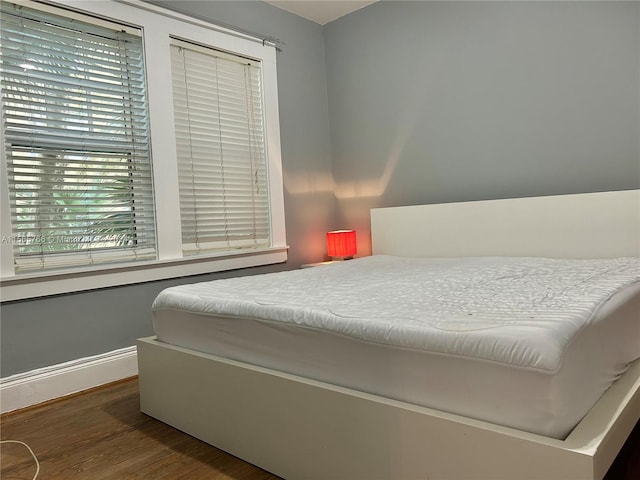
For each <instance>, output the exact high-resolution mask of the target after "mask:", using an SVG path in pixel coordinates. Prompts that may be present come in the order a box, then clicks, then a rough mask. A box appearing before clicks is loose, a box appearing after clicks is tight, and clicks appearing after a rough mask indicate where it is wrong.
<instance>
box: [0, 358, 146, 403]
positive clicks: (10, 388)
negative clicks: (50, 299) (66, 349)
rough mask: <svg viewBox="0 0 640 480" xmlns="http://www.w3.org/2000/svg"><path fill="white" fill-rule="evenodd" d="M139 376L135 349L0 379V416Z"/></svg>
mask: <svg viewBox="0 0 640 480" xmlns="http://www.w3.org/2000/svg"><path fill="white" fill-rule="evenodd" d="M137 374H138V359H137V355H136V347H135V346H132V347H126V348H121V349H118V350H114V351H112V352H107V353H103V354H101V355H95V356H93V357H87V358H79V359H78V360H72V361H70V362H65V363H60V364H58V365H52V366H50V367H45V368H39V369H37V370H32V371H30V372H25V373H19V374H16V375H12V376H10V377H6V378H2V379H0V413H6V412H11V411H13V410H17V409H19V408H24V407H28V406H31V405H36V404H38V403H42V402H46V401H48V400H53V399H54V398H59V397H63V396H65V395H69V394H71V393H76V392H80V391H82V390H87V389H89V388H92V387H97V386H99V385H104V384H105V383H109V382H115V381H116V380H121V379H123V378H127V377H132V376H134V375H137Z"/></svg>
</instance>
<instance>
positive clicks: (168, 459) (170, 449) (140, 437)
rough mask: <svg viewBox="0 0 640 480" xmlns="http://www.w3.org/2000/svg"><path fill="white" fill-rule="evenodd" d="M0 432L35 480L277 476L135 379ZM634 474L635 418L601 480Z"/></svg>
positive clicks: (629, 479)
mask: <svg viewBox="0 0 640 480" xmlns="http://www.w3.org/2000/svg"><path fill="white" fill-rule="evenodd" d="M0 438H1V439H2V440H20V441H23V442H26V443H27V444H28V445H30V446H31V448H32V449H33V451H34V452H35V454H36V455H37V457H38V460H39V461H40V474H39V476H38V480H46V479H56V480H57V479H61V480H76V479H78V480H85V479H86V480H122V479H140V480H159V479H171V480H178V479H189V480H200V479H207V480H277V479H278V477H275V476H274V475H271V474H270V473H268V472H265V471H264V470H261V469H259V468H257V467H255V466H253V465H250V464H248V463H246V462H243V461H242V460H240V459H238V458H235V457H233V456H231V455H229V454H227V453H225V452H223V451H221V450H218V449H217V448H214V447H212V446H210V445H207V444H205V443H203V442H201V441H199V440H197V439H195V438H193V437H190V436H189V435H186V434H184V433H182V432H179V431H178V430H175V429H173V428H172V427H169V426H168V425H165V424H163V423H161V422H159V421H157V420H154V419H152V418H150V417H148V416H146V415H144V414H142V413H140V406H139V393H138V381H137V378H132V379H128V380H125V381H122V382H118V383H115V384H111V385H108V386H105V387H100V388H97V389H94V390H91V391H87V392H83V393H81V394H78V395H75V396H72V397H66V398H64V399H61V400H58V401H54V402H51V403H48V404H44V405H40V406H36V407H33V408H29V409H25V410H22V411H18V412H14V413H9V414H5V415H3V416H2V417H1V418H0ZM0 452H1V457H0V458H1V459H0V462H1V463H0V478H1V479H3V480H31V479H32V478H33V474H34V473H35V463H34V461H33V458H32V457H31V455H30V454H29V452H28V451H27V449H26V448H25V447H23V446H22V445H15V444H2V445H0ZM639 478H640V424H638V425H636V428H635V429H634V432H633V433H632V435H631V436H630V438H629V440H628V441H627V443H626V444H625V447H624V449H623V450H622V451H621V452H620V454H619V455H618V458H617V459H616V461H615V462H614V464H613V465H612V467H611V469H610V470H609V473H608V474H607V476H606V477H605V480H637V479H639ZM327 480H330V479H327ZM514 480H516V479H514Z"/></svg>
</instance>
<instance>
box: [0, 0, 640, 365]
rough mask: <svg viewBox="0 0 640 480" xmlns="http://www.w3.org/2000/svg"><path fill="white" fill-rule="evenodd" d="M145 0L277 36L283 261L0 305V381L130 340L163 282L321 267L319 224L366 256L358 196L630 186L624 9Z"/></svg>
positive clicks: (629, 9)
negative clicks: (320, 19) (333, 17)
mask: <svg viewBox="0 0 640 480" xmlns="http://www.w3.org/2000/svg"><path fill="white" fill-rule="evenodd" d="M154 3H160V4H162V5H165V6H168V7H170V8H173V9H175V10H178V11H180V12H182V13H190V14H193V15H195V16H198V17H200V18H208V19H211V20H213V21H216V22H222V23H225V24H230V25H235V26H237V27H240V28H242V29H247V30H252V31H256V32H260V33H264V34H267V35H273V36H274V37H277V38H280V39H281V40H282V41H283V42H284V45H283V51H282V52H281V53H279V54H278V91H279V104H280V124H281V137H282V154H283V169H284V180H285V209H286V221H287V237H288V242H289V244H290V245H291V250H290V253H289V262H288V263H287V264H286V265H280V266H277V267H269V268H257V269H251V270H246V271H239V272H227V273H225V274H212V275H206V276H203V277H196V278H193V277H192V278H187V279H179V280H172V281H165V282H153V283H148V284H144V285H136V286H128V287H121V288H112V289H105V290H101V291H96V292H87V293H80V294H74V295H63V296H59V297H55V298H46V299H40V300H32V301H24V302H15V303H10V304H4V305H3V306H2V311H1V314H2V319H1V322H0V325H1V330H0V335H1V338H0V340H1V345H0V351H1V358H0V363H1V367H2V371H1V376H2V377H5V376H7V375H11V374H13V373H18V372H23V371H28V370H31V369H34V368H38V367H42V366H46V365H52V364H56V363H60V362H64V361H67V360H71V359H75V358H80V357H83V356H89V355H95V354H98V353H102V352H107V351H111V350H114V349H116V348H120V347H125V346H129V345H132V344H133V343H134V340H135V338H137V337H139V336H144V335H150V334H151V333H152V332H151V321H150V315H149V306H150V304H151V302H152V300H153V298H154V297H155V295H156V294H157V293H158V292H159V291H160V290H161V289H162V288H164V287H166V286H169V285H173V284H178V283H184V282H187V281H193V280H200V279H202V280H205V279H206V280H208V279H214V278H221V277H224V276H229V275H238V274H251V273H263V272H267V271H273V270H277V269H284V268H295V267H297V266H298V265H299V264H301V263H305V262H310V261H318V260H321V259H322V257H323V255H324V254H325V245H324V233H325V232H326V231H327V230H328V229H331V228H341V227H350V228H356V229H357V230H358V237H359V240H360V246H359V247H360V254H366V253H368V249H369V236H368V232H369V208H371V207H374V206H386V205H406V204H417V203H424V202H442V201H454V200H470V199H486V198H502V197H513V196H522V195H544V194H555V193H574V192H588V191H599V190H608V189H626V188H638V187H639V186H640V118H639V117H640V78H639V76H640V37H639V35H640V4H638V3H630V2H622V3H615V2H602V3H595V2H567V3H561V2H535V3H526V2H469V3H462V2H442V3H438V2H379V3H376V4H373V5H371V6H369V7H366V8H364V9H362V10H358V11H356V12H354V13H352V14H350V15H348V16H346V17H343V18H342V19H339V20H337V21H334V22H332V23H330V24H328V25H327V26H325V28H324V29H323V28H322V27H320V26H319V25H316V24H313V23H311V22H308V21H306V20H303V19H301V18H298V17H296V16H294V15H292V14H289V13H286V12H283V11H281V10H278V9H276V8H275V7H271V6H269V5H267V4H265V3H262V2H244V1H238V2H154ZM325 57H326V58H325ZM325 65H326V72H325ZM329 126H330V128H331V130H330V131H329ZM330 140H331V141H330ZM332 175H333V179H332ZM333 180H335V198H336V199H335V202H334V191H333V185H332V182H333ZM334 213H335V217H334ZM334 220H335V221H334Z"/></svg>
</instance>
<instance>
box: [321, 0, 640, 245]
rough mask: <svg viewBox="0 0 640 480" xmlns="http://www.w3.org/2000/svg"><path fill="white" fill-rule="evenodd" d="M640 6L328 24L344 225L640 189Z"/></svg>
mask: <svg viewBox="0 0 640 480" xmlns="http://www.w3.org/2000/svg"><path fill="white" fill-rule="evenodd" d="M639 34H640V3H638V2H384V1H383V2H379V3H376V4H373V5H371V6H369V7H366V8H364V9H362V10H360V11H358V12H355V13H354V14H351V15H348V16H346V17H343V18H341V19H338V20H336V21H334V22H332V23H330V24H329V25H327V26H326V28H325V51H326V58H327V85H328V92H329V125H330V127H331V147H332V159H333V175H334V180H335V182H336V183H335V188H336V197H337V204H336V208H337V213H336V223H337V227H350V228H356V229H357V232H358V236H359V238H360V242H359V250H360V252H361V253H367V252H368V249H369V248H370V245H369V238H368V231H369V216H368V212H369V209H370V208H371V207H375V206H390V205H407V204H420V203H429V202H436V203H437V202H445V201H458V200H473V199H489V198H507V197H517V196H530V195H547V194H560V193H577V192H590V191H601V190H609V189H612V190H621V189H627V188H638V187H639V186H640V123H639V122H640V119H639V118H640V103H639V101H640V78H639V75H640V37H639Z"/></svg>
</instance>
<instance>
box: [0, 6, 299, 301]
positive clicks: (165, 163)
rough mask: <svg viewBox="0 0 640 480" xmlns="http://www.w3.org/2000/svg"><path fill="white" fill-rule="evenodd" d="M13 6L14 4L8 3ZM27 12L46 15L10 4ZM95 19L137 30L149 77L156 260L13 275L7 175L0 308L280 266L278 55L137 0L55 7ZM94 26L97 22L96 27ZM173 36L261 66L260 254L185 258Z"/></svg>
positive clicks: (0, 222)
mask: <svg viewBox="0 0 640 480" xmlns="http://www.w3.org/2000/svg"><path fill="white" fill-rule="evenodd" d="M9 1H11V0H9ZM13 3H18V4H24V5H27V6H29V7H31V8H49V9H50V8H51V6H49V5H48V4H44V5H43V4H40V3H35V2H31V1H28V0H27V1H20V0H13ZM52 5H54V6H56V7H57V6H60V7H62V8H64V9H69V10H71V11H77V12H80V13H83V14H87V15H90V16H96V17H98V19H100V18H104V19H105V20H107V21H113V22H116V23H123V24H125V25H130V26H133V27H137V28H141V29H142V32H143V46H144V57H145V67H146V78H147V97H148V110H149V126H150V136H151V158H152V171H153V182H154V194H155V211H156V238H157V255H158V257H157V259H156V260H151V261H149V260H147V261H144V262H141V263H133V262H132V263H122V264H106V265H101V266H93V267H92V266H88V267H79V268H74V269H72V270H71V269H70V270H64V271H62V270H61V271H40V272H34V273H22V274H16V273H15V271H14V267H13V252H12V245H11V238H10V235H11V231H12V230H11V222H10V211H9V204H8V198H9V190H8V188H9V187H8V179H7V175H6V174H4V173H3V175H2V182H1V184H0V190H1V192H0V195H1V199H2V207H1V208H2V209H1V210H0V214H1V215H0V216H1V218H0V227H1V231H2V236H3V237H4V238H2V239H1V240H2V241H1V242H0V272H1V279H0V287H1V289H2V296H1V298H0V300H1V301H3V302H4V301H11V300H19V299H26V298H35V297H40V296H47V295H56V294H62V293H71V292H77V291H84V290H91V289H97V288H104V287H112V286H119V285H129V284H134V283H140V282H146V281H153V280H161V279H168V278H175V277H182V276H190V275H198V274H203V273H211V272H218V271H224V270H232V269H239V268H247V267H254V266H260V265H269V264H275V263H282V262H285V261H286V259H287V249H288V247H287V244H286V232H285V224H284V192H283V179H282V164H281V147H280V126H279V111H278V94H277V72H276V48H275V46H273V45H269V44H268V43H267V42H264V41H263V40H261V39H258V38H254V37H251V36H249V35H246V34H243V33H239V32H235V31H233V30H230V29H226V28H223V27H219V26H216V25H213V24H209V23H207V22H205V21H202V20H198V19H195V18H192V17H189V16H186V15H183V14H179V13H175V12H172V11H170V10H167V9H164V8H162V7H157V6H155V5H150V4H146V3H142V2H140V1H136V0H121V1H117V2H116V1H112V0H111V1H102V2H94V1H91V0H78V1H76V0H60V1H57V2H55V4H52ZM98 21H99V20H98ZM171 37H178V38H183V39H185V40H187V41H193V42H195V43H199V44H204V45H208V46H211V47H212V48H215V49H219V50H223V51H228V52H231V53H234V54H236V55H242V56H246V57H249V58H254V59H256V60H259V61H260V62H261V65H262V83H263V92H264V93H263V102H264V103H263V107H264V122H265V133H266V137H265V148H266V154H267V175H268V189H269V206H270V212H271V246H270V247H269V248H263V249H248V250H238V251H227V252H220V253H215V254H207V255H200V256H184V255H183V252H182V237H181V233H180V229H179V228H176V225H180V205H179V201H178V199H179V189H178V167H177V159H176V140H175V128H174V114H173V102H168V101H167V99H168V98H172V95H173V94H172V84H171V61H170V44H171ZM0 145H2V148H1V151H2V153H1V165H0V167H1V168H2V169H3V172H6V155H5V149H4V131H3V129H2V128H0Z"/></svg>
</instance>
